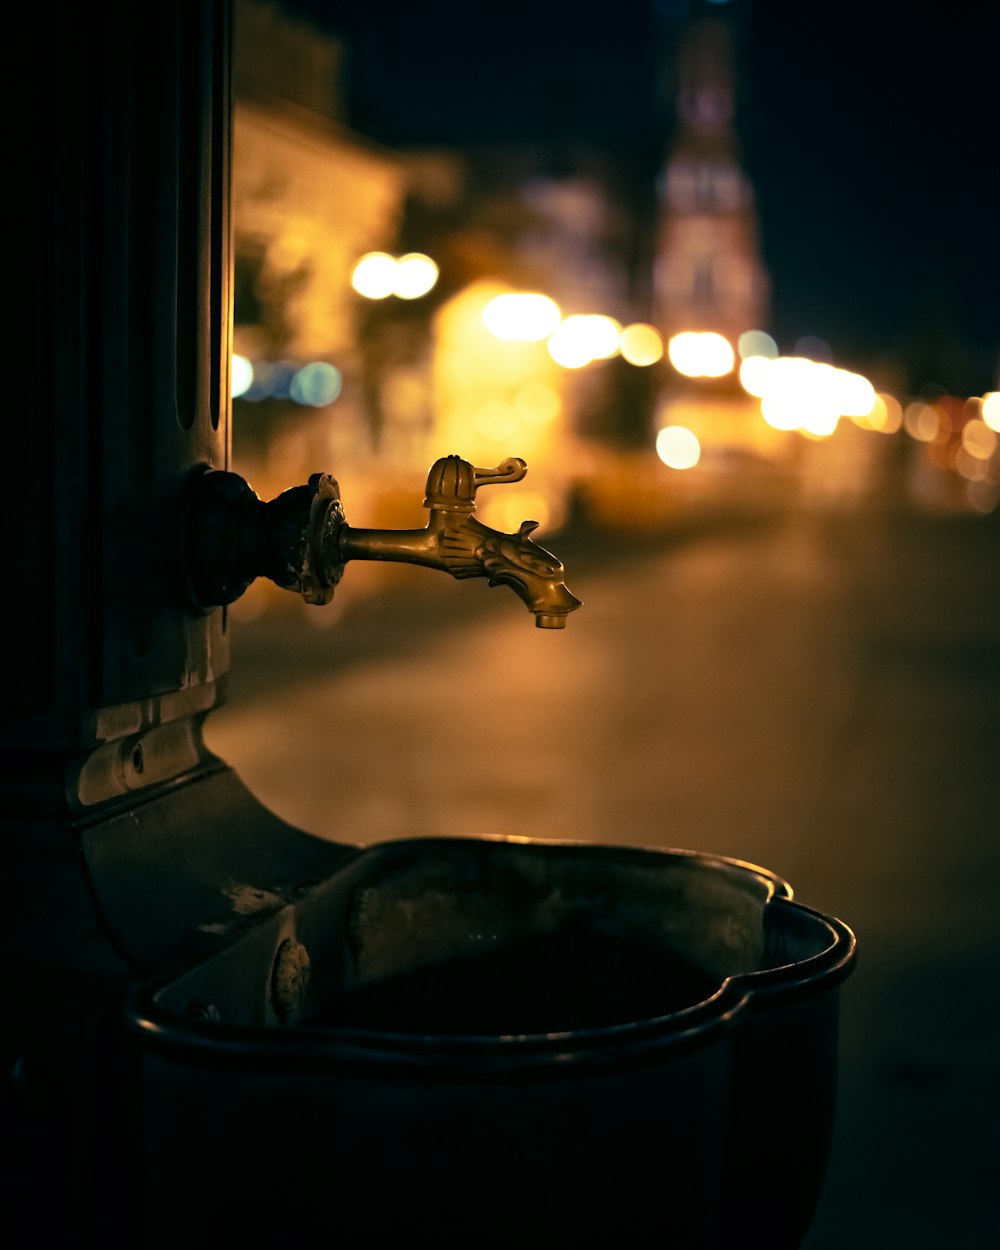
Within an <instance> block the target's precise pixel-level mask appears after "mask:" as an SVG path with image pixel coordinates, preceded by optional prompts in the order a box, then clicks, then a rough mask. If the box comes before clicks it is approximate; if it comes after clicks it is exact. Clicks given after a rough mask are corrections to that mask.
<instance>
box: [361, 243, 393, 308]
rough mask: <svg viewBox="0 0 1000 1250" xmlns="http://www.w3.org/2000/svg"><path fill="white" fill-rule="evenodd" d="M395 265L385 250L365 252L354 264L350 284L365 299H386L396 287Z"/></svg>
mask: <svg viewBox="0 0 1000 1250" xmlns="http://www.w3.org/2000/svg"><path fill="white" fill-rule="evenodd" d="M397 265H398V262H397V261H396V258H395V257H394V256H390V255H389V254H388V253H387V252H366V253H365V255H364V256H362V257H361V259H360V260H359V261H358V263H357V264H356V265H355V266H354V271H353V272H352V274H351V286H352V287H353V288H354V289H355V291H357V293H358V294H359V295H363V296H364V297H365V299H386V298H387V297H388V296H390V295H392V293H393V292H394V291H395V289H396V270H397Z"/></svg>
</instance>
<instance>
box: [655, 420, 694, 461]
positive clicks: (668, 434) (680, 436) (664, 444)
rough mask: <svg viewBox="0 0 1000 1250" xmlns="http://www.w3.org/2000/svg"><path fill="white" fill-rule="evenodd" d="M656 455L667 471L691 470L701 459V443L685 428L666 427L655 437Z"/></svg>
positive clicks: (677, 426)
mask: <svg viewBox="0 0 1000 1250" xmlns="http://www.w3.org/2000/svg"><path fill="white" fill-rule="evenodd" d="M656 454H657V455H658V456H659V457H660V459H661V460H662V461H663V463H664V464H665V465H666V466H667V468H668V469H693V468H694V466H695V465H696V464H697V463H698V461H699V460H700V459H701V443H699V442H698V436H697V435H696V434H695V433H694V431H693V430H689V429H687V427H686V426H683V425H667V426H664V428H663V429H662V430H660V432H659V434H657V436H656Z"/></svg>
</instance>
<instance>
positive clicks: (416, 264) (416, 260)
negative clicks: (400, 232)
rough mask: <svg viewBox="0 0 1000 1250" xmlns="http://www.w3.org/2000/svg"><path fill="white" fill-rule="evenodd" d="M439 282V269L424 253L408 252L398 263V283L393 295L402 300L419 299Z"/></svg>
mask: <svg viewBox="0 0 1000 1250" xmlns="http://www.w3.org/2000/svg"><path fill="white" fill-rule="evenodd" d="M437 280H438V267H437V265H436V264H435V263H434V261H432V260H431V258H430V257H429V256H425V255H424V254H423V252H407V254H406V255H405V256H401V257H400V258H399V260H398V261H397V262H396V282H395V286H394V287H393V294H394V295H398V296H399V298H400V299H419V298H420V297H421V295H426V294H427V292H428V291H429V290H431V288H432V287H433V286H434V284H435V283H436V282H437Z"/></svg>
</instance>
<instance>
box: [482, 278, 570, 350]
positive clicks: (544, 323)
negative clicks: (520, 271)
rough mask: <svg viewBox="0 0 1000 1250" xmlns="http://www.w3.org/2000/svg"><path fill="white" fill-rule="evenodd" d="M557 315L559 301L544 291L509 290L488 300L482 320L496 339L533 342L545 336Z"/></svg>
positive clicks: (555, 325)
mask: <svg viewBox="0 0 1000 1250" xmlns="http://www.w3.org/2000/svg"><path fill="white" fill-rule="evenodd" d="M561 315H562V314H561V313H560V311H559V305H558V304H557V303H556V302H555V300H553V299H550V298H549V297H548V296H547V295H539V294H537V293H536V292H527V291H524V292H518V291H511V292H509V293H507V294H505V295H497V296H495V297H494V298H493V299H491V300H490V302H489V303H488V304H487V305H486V307H485V308H484V309H483V322H484V324H485V325H486V328H487V330H489V332H490V333H491V334H492V335H494V336H495V337H496V338H498V339H503V340H504V341H506V342H512V343H535V342H539V341H540V340H541V339H547V338H548V337H549V335H550V334H551V333H552V332H553V331H554V330H555V329H556V327H557V326H558V325H559V318H560V316H561Z"/></svg>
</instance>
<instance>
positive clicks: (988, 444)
mask: <svg viewBox="0 0 1000 1250" xmlns="http://www.w3.org/2000/svg"><path fill="white" fill-rule="evenodd" d="M962 446H963V447H964V449H965V450H966V451H967V452H968V453H969V455H970V456H974V457H975V458H976V459H977V460H989V459H990V458H991V456H992V455H993V453H994V452H995V451H996V449H997V435H996V431H995V430H992V429H990V427H989V426H988V425H987V424H986V422H985V421H967V422H966V423H965V425H964V426H963V428H962Z"/></svg>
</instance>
